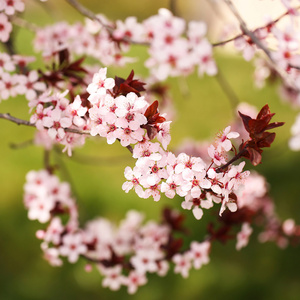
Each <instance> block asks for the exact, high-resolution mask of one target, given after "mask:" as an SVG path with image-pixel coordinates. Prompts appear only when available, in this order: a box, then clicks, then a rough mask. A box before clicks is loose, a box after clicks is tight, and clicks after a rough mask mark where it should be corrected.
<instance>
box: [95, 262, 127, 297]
mask: <svg viewBox="0 0 300 300" xmlns="http://www.w3.org/2000/svg"><path fill="white" fill-rule="evenodd" d="M99 270H100V272H101V274H102V275H104V279H103V281H102V286H103V287H108V288H110V289H111V290H112V291H117V290H119V289H120V287H121V285H122V284H124V282H125V276H124V275H122V267H121V266H120V265H116V266H114V267H111V268H105V267H102V266H101V267H99Z"/></svg>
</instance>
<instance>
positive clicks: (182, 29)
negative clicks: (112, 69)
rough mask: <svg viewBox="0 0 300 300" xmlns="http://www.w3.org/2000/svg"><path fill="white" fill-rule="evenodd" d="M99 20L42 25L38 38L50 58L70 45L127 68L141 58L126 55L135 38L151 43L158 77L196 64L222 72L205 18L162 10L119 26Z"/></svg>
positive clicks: (210, 72)
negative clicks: (183, 16) (193, 18)
mask: <svg viewBox="0 0 300 300" xmlns="http://www.w3.org/2000/svg"><path fill="white" fill-rule="evenodd" d="M97 18H98V20H95V21H90V20H88V21H86V24H81V23H76V24H74V25H69V24H67V23H65V22H61V23H57V24H55V25H54V26H48V27H46V28H44V29H39V30H38V31H37V35H36V38H35V48H36V50H37V51H43V53H44V55H45V56H49V55H52V54H53V53H56V52H58V51H60V50H61V49H63V48H68V49H70V50H72V52H73V53H75V54H77V55H88V56H92V57H95V58H96V59H97V60H99V61H100V62H102V63H103V64H104V65H106V66H109V65H112V64H114V65H119V66H122V65H124V64H125V63H127V62H132V61H134V60H135V59H134V58H130V57H124V55H123V53H126V52H128V50H129V49H130V43H131V42H134V43H139V44H148V45H149V55H150V58H149V59H148V60H147V61H146V62H145V65H146V67H148V68H149V70H150V72H151V76H153V78H155V79H156V80H164V79H166V78H167V77H169V76H179V75H186V74H190V73H192V72H193V70H194V68H195V67H198V73H199V75H202V74H203V73H207V74H208V75H215V74H216V73H217V67H216V64H215V62H214V59H213V57H212V46H211V44H210V43H209V42H208V40H207V39H206V37H205V35H206V25H205V23H203V22H195V21H193V22H189V23H188V25H186V21H185V20H184V19H181V18H179V17H175V16H173V15H172V13H171V12H170V11H169V10H167V9H160V10H159V12H158V14H157V15H155V16H152V17H150V18H148V19H146V20H144V21H143V22H142V23H139V22H137V19H136V18H135V17H129V18H127V19H126V20H125V21H124V22H123V21H120V20H118V21H116V22H115V24H114V23H113V22H111V21H109V20H107V19H106V18H105V17H104V16H103V15H97ZM99 21H100V22H99Z"/></svg>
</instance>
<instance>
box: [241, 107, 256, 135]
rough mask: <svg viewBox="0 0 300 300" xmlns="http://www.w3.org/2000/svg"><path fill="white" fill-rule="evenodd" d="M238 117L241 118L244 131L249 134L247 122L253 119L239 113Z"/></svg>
mask: <svg viewBox="0 0 300 300" xmlns="http://www.w3.org/2000/svg"><path fill="white" fill-rule="evenodd" d="M239 115H240V117H241V118H242V121H243V124H244V127H245V129H246V130H247V131H248V132H249V133H250V128H249V121H250V120H253V119H252V118H251V117H249V116H247V115H244V114H242V113H241V112H239Z"/></svg>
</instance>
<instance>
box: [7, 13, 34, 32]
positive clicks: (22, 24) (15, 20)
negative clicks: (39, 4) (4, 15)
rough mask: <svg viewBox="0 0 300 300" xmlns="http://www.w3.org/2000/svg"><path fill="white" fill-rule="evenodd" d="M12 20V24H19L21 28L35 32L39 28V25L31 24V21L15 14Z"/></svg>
mask: <svg viewBox="0 0 300 300" xmlns="http://www.w3.org/2000/svg"><path fill="white" fill-rule="evenodd" d="M12 22H13V24H15V25H17V26H19V27H21V28H26V29H28V30H30V31H32V32H36V31H37V30H38V29H39V27H38V26H36V25H35V24H32V23H30V22H28V21H27V20H24V19H21V18H19V17H17V16H14V17H13V18H12Z"/></svg>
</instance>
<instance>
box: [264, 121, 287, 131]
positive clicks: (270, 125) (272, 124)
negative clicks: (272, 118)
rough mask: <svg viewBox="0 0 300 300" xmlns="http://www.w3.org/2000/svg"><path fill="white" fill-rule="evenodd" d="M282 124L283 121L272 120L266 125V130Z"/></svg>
mask: <svg viewBox="0 0 300 300" xmlns="http://www.w3.org/2000/svg"><path fill="white" fill-rule="evenodd" d="M282 125H284V122H274V123H271V124H269V125H268V126H267V127H266V130H269V129H273V128H276V127H280V126H282Z"/></svg>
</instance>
